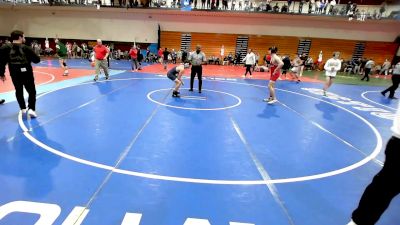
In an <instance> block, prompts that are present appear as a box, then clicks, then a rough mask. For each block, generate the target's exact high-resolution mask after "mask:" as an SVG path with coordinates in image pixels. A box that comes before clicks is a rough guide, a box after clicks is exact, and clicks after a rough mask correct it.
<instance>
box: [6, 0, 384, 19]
mask: <svg viewBox="0 0 400 225" xmlns="http://www.w3.org/2000/svg"><path fill="white" fill-rule="evenodd" d="M1 2H11V3H13V4H48V5H95V6H97V7H98V8H100V6H102V7H103V6H107V7H126V8H135V7H155V8H158V7H160V8H182V7H190V8H191V9H192V10H224V11H227V10H229V11H249V12H269V13H296V14H318V15H331V16H345V17H348V18H349V20H353V19H357V20H360V21H364V20H366V19H381V18H382V17H386V16H388V15H387V14H388V13H387V5H386V3H382V4H381V5H380V6H379V5H377V6H373V7H368V8H366V7H359V6H358V5H357V4H356V3H352V2H351V1H348V2H347V4H338V1H336V0H299V1H294V0H287V1H272V0H118V1H116V0H0V3H1Z"/></svg>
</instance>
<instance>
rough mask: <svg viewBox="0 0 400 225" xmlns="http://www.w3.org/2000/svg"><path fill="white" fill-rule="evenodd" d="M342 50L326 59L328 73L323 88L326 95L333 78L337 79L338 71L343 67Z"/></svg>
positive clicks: (325, 67)
mask: <svg viewBox="0 0 400 225" xmlns="http://www.w3.org/2000/svg"><path fill="white" fill-rule="evenodd" d="M339 56H340V52H334V53H333V57H332V58H330V59H328V61H326V63H325V66H324V69H325V75H326V82H325V85H324V88H323V91H324V96H326V91H327V90H328V88H329V87H330V86H332V83H333V79H335V77H336V74H337V72H338V71H339V70H340V68H341V67H342V62H341V61H340V59H339Z"/></svg>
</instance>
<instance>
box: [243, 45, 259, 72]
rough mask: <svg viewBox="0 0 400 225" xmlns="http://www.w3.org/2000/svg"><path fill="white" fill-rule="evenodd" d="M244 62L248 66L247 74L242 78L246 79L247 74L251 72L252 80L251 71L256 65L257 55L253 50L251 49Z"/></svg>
mask: <svg viewBox="0 0 400 225" xmlns="http://www.w3.org/2000/svg"><path fill="white" fill-rule="evenodd" d="M242 61H243V62H244V63H245V66H246V73H245V74H244V75H243V76H242V77H246V75H247V72H249V73H250V78H252V74H251V70H250V69H251V67H253V66H254V65H255V64H256V55H254V53H253V50H251V49H249V50H248V53H247V55H246V57H244V59H243V60H242Z"/></svg>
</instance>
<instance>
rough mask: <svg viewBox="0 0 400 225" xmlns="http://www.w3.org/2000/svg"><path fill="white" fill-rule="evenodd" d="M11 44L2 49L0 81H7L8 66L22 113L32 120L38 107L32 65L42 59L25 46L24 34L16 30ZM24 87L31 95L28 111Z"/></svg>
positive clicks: (0, 49) (12, 35)
mask: <svg viewBox="0 0 400 225" xmlns="http://www.w3.org/2000/svg"><path fill="white" fill-rule="evenodd" d="M11 40H12V43H11V44H6V45H3V46H2V47H1V48H0V79H1V80H3V81H5V80H6V77H5V69H6V65H7V64H8V69H9V71H10V76H11V79H12V82H13V84H14V87H15V96H16V97H17V101H18V104H19V107H20V109H21V113H22V114H23V115H25V114H26V113H28V115H29V116H30V117H31V118H35V117H37V115H36V112H35V106H36V88H35V79H34V77H33V69H32V65H31V63H32V62H33V63H39V62H40V57H39V56H38V55H36V54H35V52H34V51H33V50H32V48H31V47H29V46H27V45H25V44H24V43H25V36H24V32H22V31H19V30H15V31H13V32H12V33H11ZM24 87H25V89H26V91H27V92H28V94H29V98H28V110H27V109H26V105H25V99H24Z"/></svg>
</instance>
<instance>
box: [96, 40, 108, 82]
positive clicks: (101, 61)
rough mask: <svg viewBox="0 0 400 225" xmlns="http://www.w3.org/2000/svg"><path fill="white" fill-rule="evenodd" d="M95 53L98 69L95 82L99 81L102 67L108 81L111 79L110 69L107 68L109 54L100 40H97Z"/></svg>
mask: <svg viewBox="0 0 400 225" xmlns="http://www.w3.org/2000/svg"><path fill="white" fill-rule="evenodd" d="M93 51H94V62H95V64H94V65H95V68H96V76H95V77H94V81H97V80H98V79H99V74H100V67H101V68H102V69H103V70H104V74H105V75H106V80H108V79H109V74H108V67H107V57H108V54H109V50H108V48H107V47H106V46H105V45H103V44H102V41H101V40H100V39H97V45H96V46H94V48H93Z"/></svg>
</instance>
